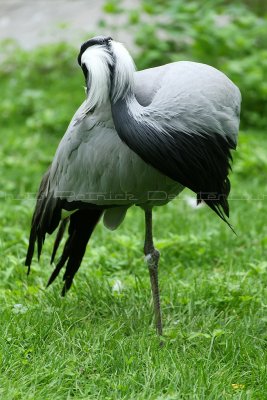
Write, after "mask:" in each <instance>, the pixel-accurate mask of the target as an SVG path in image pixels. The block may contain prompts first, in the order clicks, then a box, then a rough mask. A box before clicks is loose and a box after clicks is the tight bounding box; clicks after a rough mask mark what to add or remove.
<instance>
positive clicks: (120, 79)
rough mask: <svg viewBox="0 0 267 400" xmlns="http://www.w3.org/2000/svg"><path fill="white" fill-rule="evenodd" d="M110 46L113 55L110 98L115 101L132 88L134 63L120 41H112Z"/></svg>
mask: <svg viewBox="0 0 267 400" xmlns="http://www.w3.org/2000/svg"><path fill="white" fill-rule="evenodd" d="M111 48H112V53H113V55H114V57H115V68H114V77H113V88H112V100H113V101H114V102H115V103H116V101H117V100H118V99H119V98H122V97H125V96H126V95H127V94H128V92H129V90H133V84H134V71H135V64H134V61H133V59H132V57H131V56H130V54H129V53H128V51H127V50H126V48H125V47H124V46H123V44H122V43H119V42H114V41H112V42H111Z"/></svg>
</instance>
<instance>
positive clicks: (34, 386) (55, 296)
mask: <svg viewBox="0 0 267 400" xmlns="http://www.w3.org/2000/svg"><path fill="white" fill-rule="evenodd" d="M42 52H43V53H42ZM57 52H59V53H60V55H61V57H60V60H61V61H62V64H60V65H58V62H57V59H56V55H57ZM64 52H66V60H68V58H69V57H68V54H69V53H68V51H67V50H66V49H62V48H61V47H54V48H50V49H46V50H44V49H42V50H41V51H40V53H39V54H36V53H35V54H30V55H27V54H20V53H17V54H16V57H15V59H13V64H12V65H11V64H6V66H5V67H2V72H1V74H0V83H1V93H3V97H4V101H3V103H4V104H3V103H2V104H1V106H0V108H1V107H2V108H1V110H0V111H1V117H2V122H1V148H0V168H1V189H0V190H1V193H0V225H1V226H0V230H1V236H0V262H1V269H0V305H1V308H0V320H1V324H0V342H1V372H0V398H1V399H5V400H10V399H23V400H24V399H27V400H30V399H34V400H44V399H51V400H52V399H56V400H57V399H71V398H74V399H127V400H129V399H153V400H156V399H157V400H163V399H164V400H172V399H173V400H176V399H188V400H192V399H205V400H206V399H255V400H256V399H257V400H258V399H266V393H267V382H266V372H267V371H266V369H267V368H266V365H267V352H266V347H267V314H266V307H267V300H266V299H267V293H266V292H267V291H266V282H267V201H266V195H267V193H266V176H267V143H266V133H260V132H246V133H244V132H242V133H241V135H240V143H239V147H238V152H237V153H236V154H235V160H234V168H233V174H232V176H231V181H232V192H231V200H230V206H231V223H232V224H233V226H234V228H235V230H236V232H237V236H235V235H234V234H233V233H232V232H231V231H230V229H229V228H228V227H227V226H226V224H224V223H223V222H221V221H220V220H219V219H218V218H217V217H216V215H215V214H213V213H212V212H211V211H210V210H209V209H208V208H207V207H202V208H198V209H194V208H192V207H191V206H190V205H189V204H188V203H187V202H186V201H185V197H186V196H192V193H190V192H189V191H187V192H185V193H184V194H183V195H182V196H181V198H180V199H178V200H175V201H174V202H172V203H170V204H169V205H168V206H165V207H161V208H159V209H157V210H155V213H154V220H155V241H156V245H157V247H158V249H159V250H160V251H161V260H160V288H161V294H162V308H163V320H164V332H165V334H164V346H163V347H160V346H159V339H158V338H157V336H156V335H155V330H154V326H153V319H152V304H151V294H150V283H149V277H148V272H147V268H146V265H145V263H144V260H143V254H142V248H143V236H144V221H143V219H144V218H143V213H142V211H141V210H139V209H138V208H133V209H131V210H130V211H129V212H128V215H127V218H126V220H125V222H124V223H123V225H122V226H121V227H120V228H119V229H118V230H117V231H116V232H115V233H112V232H109V231H107V230H106V229H105V228H104V227H103V226H102V225H99V226H98V227H97V230H96V232H95V234H94V235H93V237H92V240H91V242H90V246H89V247H88V250H87V253H86V256H85V258H84V261H83V264H82V267H81V269H80V271H79V273H78V274H77V276H76V278H75V283H74V285H73V288H72V290H71V291H70V292H69V294H68V296H67V297H66V298H61V297H60V289H61V285H62V282H61V281H60V279H58V281H57V282H56V283H55V284H54V285H53V286H52V287H51V288H49V289H48V290H45V285H46V282H47V279H48V277H49V275H50V273H51V269H52V267H51V266H50V265H49V256H50V254H51V248H52V243H53V238H48V240H47V242H46V244H45V247H44V251H43V256H42V259H41V261H40V263H37V261H36V259H35V260H34V263H33V268H32V272H31V274H30V276H29V277H27V276H26V271H25V267H24V266H23V264H24V258H25V254H26V248H27V240H28V233H29V225H30V219H31V214H32V210H33V206H34V201H33V200H32V199H31V197H32V196H31V195H28V198H27V195H26V193H34V192H35V191H36V189H37V186H38V184H39V181H40V178H41V175H42V174H43V172H44V171H45V169H46V167H47V166H48V164H49V162H50V161H51V158H52V157H53V154H54V152H55V149H56V147H57V143H58V141H59V139H60V137H61V136H62V134H63V132H64V129H65V127H66V123H67V120H68V118H69V116H70V115H71V114H72V113H73V111H74V109H75V107H76V106H77V105H78V104H79V102H80V101H81V100H82V98H83V96H84V94H83V92H82V88H81V87H82V79H81V77H80V73H79V71H78V69H76V67H75V66H73V67H72V66H70V65H67V67H66V63H65V61H64V57H63V56H62V54H63V55H64ZM44 54H45V55H46V57H45V60H46V64H47V65H48V66H49V62H50V63H51V65H50V69H49V68H48V69H47V70H45V71H43V70H41V69H40V68H41V66H42V62H41V60H42V59H44ZM18 57H21V58H20V61H19V60H18ZM27 57H28V58H27ZM38 62H39V64H38ZM53 62H54V64H53ZM57 66H58V71H57V69H56V68H57ZM42 68H43V67H42ZM42 73H43V75H42ZM64 74H65V75H64ZM51 75H52V76H51ZM64 76H66V77H67V78H66V79H63V77H64ZM25 91H26V93H25ZM3 107H4V108H3ZM4 111H5V112H4ZM54 122H55V124H56V126H55V127H54ZM118 280H120V281H121V283H122V285H123V290H122V291H121V292H120V293H116V292H114V291H113V290H112V287H113V285H114V283H116V282H117V281H118Z"/></svg>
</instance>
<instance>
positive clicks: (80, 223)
mask: <svg viewBox="0 0 267 400" xmlns="http://www.w3.org/2000/svg"><path fill="white" fill-rule="evenodd" d="M102 212H103V211H102V210H96V209H94V210H79V211H76V212H75V213H74V214H72V215H71V217H70V224H69V237H68V239H67V241H66V243H65V246H64V249H63V253H62V256H61V257H60V259H59V261H58V263H57V265H56V267H55V269H54V271H53V273H52V274H51V276H50V278H49V281H48V283H47V286H49V285H51V283H52V282H53V281H54V280H55V279H56V277H57V276H58V274H59V272H60V270H61V269H62V268H63V267H64V265H65V264H66V263H67V265H66V271H65V273H64V276H63V280H64V286H63V289H62V296H64V295H65V294H66V292H67V291H68V290H69V288H70V287H71V284H72V281H73V278H74V275H75V274H76V272H77V271H78V269H79V267H80V265H81V262H82V258H83V256H84V253H85V250H86V246H87V243H88V241H89V239H90V237H91V235H92V233H93V231H94V229H95V227H96V225H97V223H98V221H99V219H100V217H101V215H102Z"/></svg>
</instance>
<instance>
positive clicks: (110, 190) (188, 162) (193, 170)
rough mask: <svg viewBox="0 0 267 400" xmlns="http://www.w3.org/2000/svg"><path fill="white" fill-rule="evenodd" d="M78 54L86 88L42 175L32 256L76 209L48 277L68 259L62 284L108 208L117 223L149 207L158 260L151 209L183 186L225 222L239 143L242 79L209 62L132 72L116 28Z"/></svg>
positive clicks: (109, 221) (108, 221)
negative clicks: (237, 80) (234, 79)
mask: <svg viewBox="0 0 267 400" xmlns="http://www.w3.org/2000/svg"><path fill="white" fill-rule="evenodd" d="M78 62H79V64H80V66H81V68H82V70H83V73H84V76H85V80H86V86H87V97H86V100H85V101H84V102H83V104H82V105H81V106H80V108H79V109H78V110H77V112H76V113H75V115H74V116H73V118H72V120H71V122H70V125H69V127H68V129H67V131H66V133H65V135H64V136H63V138H62V140H61V142H60V144H59V146H58V149H57V151H56V154H55V157H54V159H53V161H52V164H51V166H50V168H49V170H48V171H47V172H46V174H45V175H44V177H43V179H42V182H41V184H40V188H39V194H38V199H37V204H36V208H35V212H34V215H33V219H32V227H31V234H30V240H29V248H28V253H27V257H26V265H27V266H28V268H30V265H31V261H32V257H33V254H34V247H35V243H36V242H37V245H38V256H40V254H41V251H42V245H43V243H44V240H45V235H46V233H49V234H50V233H53V232H54V231H55V229H56V228H58V226H59V225H60V227H59V230H58V234H57V238H56V242H55V246H54V250H53V254H52V261H53V260H54V257H55V254H56V251H57V248H58V245H59V242H60V240H61V239H62V237H63V233H64V229H65V227H66V225H67V224H66V223H64V222H63V223H61V224H60V220H61V219H62V218H63V219H64V217H65V216H66V215H70V218H69V220H70V224H69V229H68V231H69V236H68V239H67V240H66V243H65V246H64V250H63V253H62V256H61V258H60V260H59V261H58V263H57V265H56V267H55V270H54V272H53V273H52V275H51V277H50V280H49V284H50V283H52V282H53V280H54V279H55V277H56V276H57V275H58V273H59V271H60V270H61V268H62V267H63V266H64V265H66V272H65V274H64V277H63V279H64V281H65V284H64V288H63V294H64V293H65V292H66V290H68V289H69V288H70V286H71V283H72V280H73V277H74V275H75V273H76V271H77V270H78V268H79V266H80V263H81V261H82V257H83V255H84V252H85V249H86V245H87V242H88V240H89V239H90V236H91V234H92V232H93V230H94V228H95V226H96V224H97V223H98V221H99V219H100V217H101V216H102V215H103V214H104V223H105V225H106V226H107V227H108V228H110V229H115V228H116V227H117V226H118V225H119V224H120V223H121V222H122V220H123V218H124V216H125V214H126V211H127V209H128V208H129V207H131V206H132V205H135V204H136V205H139V206H141V207H142V208H143V209H145V210H146V220H147V226H148V229H147V234H146V238H147V239H146V245H145V248H146V250H145V251H146V254H152V256H153V257H152V258H153V259H154V260H156V261H155V262H156V263H157V262H158V254H157V253H156V252H155V251H154V250H155V249H154V247H153V243H152V232H151V221H152V220H151V217H150V216H149V215H150V214H149V213H151V211H150V210H151V208H152V207H153V206H159V205H163V204H166V203H168V202H169V201H170V200H172V199H173V198H174V197H175V196H177V195H178V194H179V193H180V192H181V191H182V190H183V188H184V187H188V188H189V189H191V190H192V191H193V192H195V193H196V195H197V201H198V203H199V202H200V201H204V202H205V203H206V204H207V205H208V206H209V207H210V208H211V209H212V210H213V211H214V212H215V213H216V214H217V215H218V216H219V217H221V218H222V219H223V220H224V221H225V222H227V220H226V217H228V216H229V206H228V201H227V197H228V194H229V192H230V182H229V179H228V172H229V169H230V161H231V153H230V150H231V149H234V148H235V147H236V144H237V133H238V128H239V115H240V103H241V96H240V92H239V90H238V88H237V87H236V86H235V85H234V84H233V83H232V82H231V81H230V80H229V79H228V78H227V77H226V76H225V75H224V74H223V73H221V72H220V71H218V70H216V69H214V68H212V67H210V66H208V65H205V64H199V63H194V62H176V63H172V64H167V65H164V66H161V67H157V68H152V69H147V70H144V71H140V72H135V69H134V64H133V61H132V58H131V57H130V55H129V53H128V52H127V50H126V49H125V48H124V47H123V46H122V45H121V44H120V43H117V42H115V41H113V40H112V39H111V38H105V37H96V38H93V39H91V40H89V41H87V42H85V43H84V44H83V45H82V47H81V51H80V54H79V56H78ZM66 213H67V214H66ZM65 221H66V220H65ZM227 223H228V222H227ZM152 272H153V271H152ZM152 272H151V273H152ZM152 275H153V273H152Z"/></svg>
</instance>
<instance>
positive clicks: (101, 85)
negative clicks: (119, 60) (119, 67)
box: [81, 45, 113, 109]
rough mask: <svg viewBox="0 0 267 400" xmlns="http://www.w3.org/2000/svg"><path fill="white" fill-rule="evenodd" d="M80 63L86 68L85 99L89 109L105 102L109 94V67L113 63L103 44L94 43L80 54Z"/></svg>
mask: <svg viewBox="0 0 267 400" xmlns="http://www.w3.org/2000/svg"><path fill="white" fill-rule="evenodd" d="M81 63H82V64H85V66H86V68H87V70H88V78H87V87H88V97H87V101H88V104H89V106H90V109H92V108H94V107H96V106H99V105H101V104H103V103H105V102H106V101H107V100H108V98H109V94H110V69H109V66H110V65H112V64H113V59H112V56H111V54H110V53H109V52H108V51H107V49H106V48H105V46H102V45H94V46H91V47H88V49H86V50H85V52H84V53H83V55H82V58H81Z"/></svg>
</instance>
